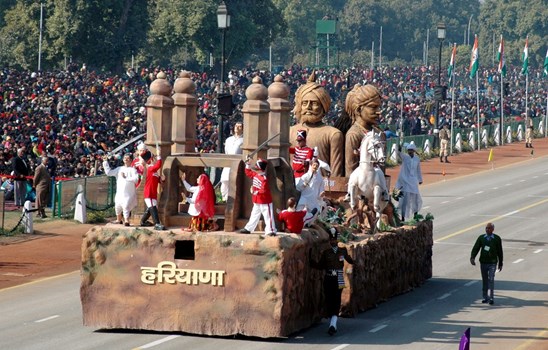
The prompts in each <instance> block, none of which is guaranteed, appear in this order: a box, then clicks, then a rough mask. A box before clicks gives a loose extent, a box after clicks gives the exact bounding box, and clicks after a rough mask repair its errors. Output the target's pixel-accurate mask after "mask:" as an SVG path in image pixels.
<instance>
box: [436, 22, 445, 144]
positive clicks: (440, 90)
mask: <svg viewBox="0 0 548 350" xmlns="http://www.w3.org/2000/svg"><path fill="white" fill-rule="evenodd" d="M444 39H445V24H444V23H438V41H439V42H440V51H439V56H438V86H436V96H435V97H436V120H435V122H434V135H435V138H436V139H437V138H438V136H439V134H438V133H439V129H438V127H439V118H440V101H441V100H442V99H443V92H444V91H443V90H444V89H443V87H442V86H441V49H442V46H443V40H444ZM436 141H437V140H436ZM438 144H439V143H437V142H436V145H438Z"/></svg>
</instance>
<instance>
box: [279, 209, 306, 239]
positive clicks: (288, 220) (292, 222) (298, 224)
mask: <svg viewBox="0 0 548 350" xmlns="http://www.w3.org/2000/svg"><path fill="white" fill-rule="evenodd" d="M305 215H306V210H299V211H289V210H287V209H285V210H282V211H281V212H280V213H279V214H278V220H280V222H283V223H285V229H286V231H287V232H292V233H301V232H302V230H303V226H304V216H305Z"/></svg>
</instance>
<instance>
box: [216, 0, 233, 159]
mask: <svg viewBox="0 0 548 350" xmlns="http://www.w3.org/2000/svg"><path fill="white" fill-rule="evenodd" d="M217 27H218V28H219V29H220V30H221V34H222V39H221V45H222V48H221V79H220V80H221V83H220V86H219V92H218V94H217V118H218V128H219V131H218V140H219V141H218V142H219V143H218V145H217V151H218V152H219V153H222V152H223V143H224V140H223V139H224V137H223V136H224V135H223V115H222V114H221V113H220V112H219V97H222V96H224V93H225V37H226V30H227V29H228V28H229V27H230V15H229V14H228V10H227V8H226V5H225V2H224V1H221V4H220V5H219V7H218V8H217Z"/></svg>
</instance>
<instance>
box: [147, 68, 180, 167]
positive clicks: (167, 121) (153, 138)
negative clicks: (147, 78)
mask: <svg viewBox="0 0 548 350" xmlns="http://www.w3.org/2000/svg"><path fill="white" fill-rule="evenodd" d="M170 96H171V84H170V83H169V82H168V81H167V80H166V75H165V73H164V72H160V73H158V76H157V78H156V80H154V81H153V82H152V84H150V96H149V97H148V98H147V102H146V104H145V106H146V107H147V139H146V141H145V144H146V145H147V146H149V147H151V148H156V145H158V147H160V154H161V156H162V160H165V159H166V157H167V156H169V155H170V154H171V145H172V144H173V141H172V140H171V118H172V116H171V115H172V111H173V99H172V98H171V97H170ZM155 152H156V151H155V150H154V151H153V153H155Z"/></svg>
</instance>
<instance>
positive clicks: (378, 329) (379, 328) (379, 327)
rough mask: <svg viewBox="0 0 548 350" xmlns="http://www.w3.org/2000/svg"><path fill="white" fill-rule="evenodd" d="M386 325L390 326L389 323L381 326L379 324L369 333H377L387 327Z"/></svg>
mask: <svg viewBox="0 0 548 350" xmlns="http://www.w3.org/2000/svg"><path fill="white" fill-rule="evenodd" d="M386 326H388V325H387V324H381V325H380V326H377V327H375V328H373V329H372V330H370V331H369V333H377V332H378V331H380V330H381V329H383V328H386Z"/></svg>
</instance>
